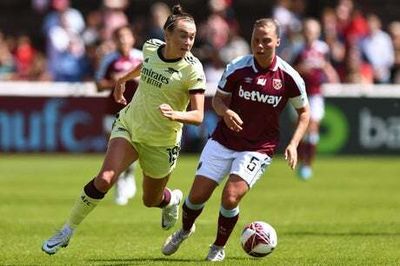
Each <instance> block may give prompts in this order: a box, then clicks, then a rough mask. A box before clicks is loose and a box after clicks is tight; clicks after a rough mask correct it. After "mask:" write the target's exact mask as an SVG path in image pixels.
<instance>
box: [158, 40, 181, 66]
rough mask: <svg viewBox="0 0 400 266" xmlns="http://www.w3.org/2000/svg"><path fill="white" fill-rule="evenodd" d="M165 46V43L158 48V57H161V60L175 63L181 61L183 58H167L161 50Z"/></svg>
mask: <svg viewBox="0 0 400 266" xmlns="http://www.w3.org/2000/svg"><path fill="white" fill-rule="evenodd" d="M163 47H165V44H163V45H160V47H158V49H157V54H158V57H159V58H160V59H161V61H164V62H167V63H175V62H179V61H180V60H181V59H182V58H175V59H166V58H165V57H164V56H163V54H162V51H161V49H162V48H163Z"/></svg>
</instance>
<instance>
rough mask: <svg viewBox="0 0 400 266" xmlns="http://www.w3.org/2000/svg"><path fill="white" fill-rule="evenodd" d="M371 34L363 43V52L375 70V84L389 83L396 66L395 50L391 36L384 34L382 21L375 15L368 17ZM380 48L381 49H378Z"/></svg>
mask: <svg viewBox="0 0 400 266" xmlns="http://www.w3.org/2000/svg"><path fill="white" fill-rule="evenodd" d="M367 20H368V26H369V33H368V35H367V36H366V37H365V38H364V39H363V40H362V42H361V49H362V52H363V53H364V54H365V56H366V58H367V59H368V61H369V62H370V63H371V65H372V67H373V69H374V81H375V83H388V82H389V81H390V69H391V68H392V66H393V64H394V50H393V44H392V40H391V39H390V36H389V34H387V33H386V32H384V31H383V30H382V29H381V28H382V24H381V20H380V19H379V18H378V16H377V15H375V14H370V15H368V17H367ZM378 47H379V49H377V48H378Z"/></svg>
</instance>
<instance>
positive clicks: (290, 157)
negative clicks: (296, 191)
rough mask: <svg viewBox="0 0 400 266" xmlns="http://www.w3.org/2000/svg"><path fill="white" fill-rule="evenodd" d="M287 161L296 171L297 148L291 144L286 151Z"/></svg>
mask: <svg viewBox="0 0 400 266" xmlns="http://www.w3.org/2000/svg"><path fill="white" fill-rule="evenodd" d="M285 160H286V161H288V165H289V167H290V168H291V169H292V170H294V169H295V168H296V164H297V147H296V146H295V145H292V144H289V145H288V146H287V147H286V149H285Z"/></svg>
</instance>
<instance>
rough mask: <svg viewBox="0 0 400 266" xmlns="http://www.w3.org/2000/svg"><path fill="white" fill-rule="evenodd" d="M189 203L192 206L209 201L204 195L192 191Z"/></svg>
mask: <svg viewBox="0 0 400 266" xmlns="http://www.w3.org/2000/svg"><path fill="white" fill-rule="evenodd" d="M189 201H190V202H191V203H192V204H203V203H204V202H206V201H207V199H206V198H205V196H204V195H203V194H202V193H198V192H195V191H191V192H190V195H189Z"/></svg>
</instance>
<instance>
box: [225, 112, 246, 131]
mask: <svg viewBox="0 0 400 266" xmlns="http://www.w3.org/2000/svg"><path fill="white" fill-rule="evenodd" d="M224 122H225V125H226V126H227V127H228V128H229V129H230V130H233V131H235V132H239V131H241V130H242V129H243V127H242V125H243V121H242V119H241V118H240V116H239V115H238V114H237V113H235V112H234V111H232V110H230V109H228V110H227V111H226V112H225V114H224Z"/></svg>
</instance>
